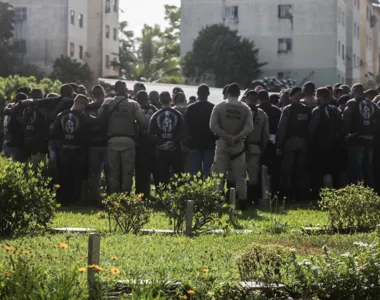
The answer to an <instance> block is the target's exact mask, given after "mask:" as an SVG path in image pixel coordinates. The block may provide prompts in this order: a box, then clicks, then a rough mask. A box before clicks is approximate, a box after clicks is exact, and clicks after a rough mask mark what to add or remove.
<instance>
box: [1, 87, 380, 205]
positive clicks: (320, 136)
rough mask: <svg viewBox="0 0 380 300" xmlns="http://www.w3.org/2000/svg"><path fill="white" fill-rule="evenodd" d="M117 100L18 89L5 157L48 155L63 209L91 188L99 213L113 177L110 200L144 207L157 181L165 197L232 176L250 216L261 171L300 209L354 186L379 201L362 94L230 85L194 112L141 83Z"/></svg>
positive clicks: (375, 132) (377, 167) (370, 112)
mask: <svg viewBox="0 0 380 300" xmlns="http://www.w3.org/2000/svg"><path fill="white" fill-rule="evenodd" d="M115 93H116V95H115V96H114V97H107V95H106V93H105V91H104V89H103V87H102V86H100V85H97V86H95V87H93V89H92V91H91V92H88V91H87V90H86V88H85V87H84V86H78V85H76V84H73V83H70V84H64V85H63V86H62V87H61V90H60V95H57V94H48V95H44V94H43V92H42V91H41V90H38V89H33V90H31V89H30V88H28V87H22V88H20V89H19V90H18V91H17V94H16V97H15V99H14V101H13V102H12V103H10V104H9V105H7V107H6V108H5V110H4V115H5V118H4V145H3V151H4V154H5V156H6V157H8V158H11V159H13V160H14V161H19V162H24V161H27V160H28V159H29V158H30V157H31V156H33V155H36V154H43V155H48V157H49V162H50V167H51V169H52V170H53V171H54V172H53V174H54V176H55V177H56V178H54V179H55V181H56V182H57V183H58V184H59V185H60V189H59V190H58V194H57V199H58V201H59V202H61V203H62V205H65V206H66V205H71V204H74V203H75V202H76V201H77V199H79V198H80V195H81V193H83V185H84V184H85V185H86V189H85V190H86V191H87V193H88V195H87V196H88V199H90V200H91V202H92V203H91V204H92V205H97V204H99V201H100V193H99V189H100V185H101V184H100V181H101V174H102V172H103V171H104V174H105V178H106V185H107V192H108V193H109V194H113V193H124V192H125V193H130V192H135V193H136V194H140V193H141V194H144V196H145V197H149V196H150V194H151V184H152V180H153V182H154V184H155V185H156V186H159V185H160V184H161V183H162V184H164V185H165V184H169V182H171V180H172V178H173V176H174V174H181V173H184V172H188V173H190V174H191V175H196V174H199V173H201V174H202V176H204V177H205V178H206V177H209V176H211V174H212V172H214V173H219V174H224V175H225V178H226V181H227V185H228V186H236V190H237V194H238V206H239V208H240V209H242V210H246V209H248V208H249V207H250V205H251V204H253V203H257V201H258V200H259V198H260V195H261V188H260V186H261V185H260V171H261V167H262V166H263V165H265V166H267V168H268V172H269V175H270V177H271V191H272V193H273V194H275V193H279V195H280V197H287V198H288V199H289V198H290V199H294V200H296V201H304V200H310V199H317V198H318V195H319V191H320V189H321V188H322V187H335V188H339V187H342V186H344V185H346V184H348V183H358V182H362V181H363V182H364V183H365V184H366V185H368V186H370V187H373V188H375V189H376V191H379V189H380V187H379V186H378V185H379V183H380V178H379V176H380V151H379V149H380V130H379V129H380V124H379V121H380V115H379V107H378V106H377V104H378V102H379V101H380V96H379V93H378V91H377V90H367V91H365V90H364V87H363V85H361V84H355V85H354V86H352V87H351V88H350V87H349V86H347V85H342V84H335V85H334V86H333V87H332V86H326V87H320V88H318V89H316V87H315V85H314V84H313V83H311V82H308V83H306V84H305V85H304V86H303V88H300V87H295V88H292V89H289V90H283V91H281V92H280V93H279V94H270V93H268V91H266V90H264V89H263V88H262V87H260V86H258V87H256V88H255V89H249V90H247V91H245V92H244V93H243V94H242V95H241V89H240V86H239V85H238V84H236V83H232V84H229V85H227V86H226V87H225V88H224V89H223V95H221V101H220V103H218V104H216V105H214V104H212V103H210V102H209V101H208V97H209V95H210V89H209V87H208V86H207V85H205V84H202V85H200V86H199V87H198V92H197V96H191V97H189V101H187V98H186V95H185V94H184V92H183V90H182V89H181V88H175V89H174V90H173V92H172V94H171V93H169V92H162V93H158V92H157V91H150V92H149V93H148V91H146V88H145V86H144V84H142V83H136V84H135V86H134V87H133V91H132V90H128V88H127V86H126V83H125V82H123V81H118V82H117V83H116V84H115ZM222 97H223V98H222ZM247 179H248V180H247ZM133 182H135V185H134V189H135V190H134V191H132V188H133ZM375 183H377V184H375Z"/></svg>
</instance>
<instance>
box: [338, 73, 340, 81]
mask: <svg viewBox="0 0 380 300" xmlns="http://www.w3.org/2000/svg"><path fill="white" fill-rule="evenodd" d="M338 82H340V75H339V74H338Z"/></svg>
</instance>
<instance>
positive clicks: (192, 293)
mask: <svg viewBox="0 0 380 300" xmlns="http://www.w3.org/2000/svg"><path fill="white" fill-rule="evenodd" d="M187 293H188V294H189V295H194V294H195V292H194V291H193V290H188V291H187Z"/></svg>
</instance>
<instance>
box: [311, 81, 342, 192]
mask: <svg viewBox="0 0 380 300" xmlns="http://www.w3.org/2000/svg"><path fill="white" fill-rule="evenodd" d="M317 100H318V103H320V105H319V106H318V107H316V108H315V109H314V110H313V112H312V115H311V122H310V126H309V130H310V145H311V147H310V152H311V157H312V160H313V162H312V166H313V167H312V177H311V178H312V180H311V182H312V191H313V193H314V197H316V198H317V197H318V195H319V192H320V189H321V188H322V187H330V188H332V187H333V185H334V182H336V181H337V180H338V173H339V168H338V164H337V160H338V155H337V154H338V153H337V149H338V147H339V134H340V113H339V110H338V108H337V107H336V106H335V105H333V104H331V99H330V91H329V90H328V89H326V88H320V89H318V90H317Z"/></svg>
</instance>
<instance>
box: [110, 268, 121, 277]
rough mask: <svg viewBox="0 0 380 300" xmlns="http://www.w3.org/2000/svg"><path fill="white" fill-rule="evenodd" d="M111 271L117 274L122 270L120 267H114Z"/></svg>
mask: <svg viewBox="0 0 380 300" xmlns="http://www.w3.org/2000/svg"><path fill="white" fill-rule="evenodd" d="M111 272H112V274H113V275H117V274H119V273H120V270H119V269H118V268H112V269H111Z"/></svg>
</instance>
